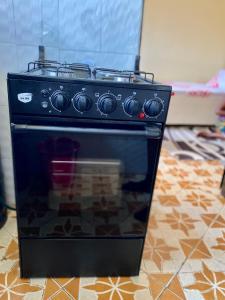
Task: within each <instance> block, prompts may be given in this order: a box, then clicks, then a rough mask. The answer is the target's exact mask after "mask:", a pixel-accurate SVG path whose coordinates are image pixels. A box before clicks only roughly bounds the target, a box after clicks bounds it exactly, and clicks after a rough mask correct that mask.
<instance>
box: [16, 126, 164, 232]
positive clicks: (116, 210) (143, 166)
mask: <svg viewBox="0 0 225 300" xmlns="http://www.w3.org/2000/svg"><path fill="white" fill-rule="evenodd" d="M12 140H13V153H14V170H15V184H16V204H17V212H18V225H19V235H20V237H37V238H40V237H45V238H74V237H132V236H134V237H137V236H138V237H143V236H144V235H145V231H146V226H147V221H148V213H149V209H150V203H151V196H152V190H153V186H154V178H155V173H156V168H157V163H158V156H159V150H160V145H161V129H160V128H159V127H149V128H142V129H141V130H125V129H113V128H107V129H103V128H94V127H92V128H82V127H59V126H58V127H57V126H39V125H21V124H20V125H19V124H17V125H15V124H12Z"/></svg>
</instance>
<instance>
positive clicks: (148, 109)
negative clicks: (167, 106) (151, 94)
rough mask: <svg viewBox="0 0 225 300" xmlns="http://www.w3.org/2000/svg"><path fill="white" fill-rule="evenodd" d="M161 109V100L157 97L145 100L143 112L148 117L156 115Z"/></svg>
mask: <svg viewBox="0 0 225 300" xmlns="http://www.w3.org/2000/svg"><path fill="white" fill-rule="evenodd" d="M162 109H163V104H162V100H161V99H159V98H155V99H151V100H148V101H146V102H145V104H144V112H145V114H146V115H148V116H149V117H156V116H158V115H159V114H160V113H161V111H162Z"/></svg>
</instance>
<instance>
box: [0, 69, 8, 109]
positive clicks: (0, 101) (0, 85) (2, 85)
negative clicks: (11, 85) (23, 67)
mask: <svg viewBox="0 0 225 300" xmlns="http://www.w3.org/2000/svg"><path fill="white" fill-rule="evenodd" d="M6 78H7V74H6V73H4V74H3V73H1V72H0V107H1V106H3V105H4V106H8V94H7V80H6ZM0 109H1V108H0Z"/></svg>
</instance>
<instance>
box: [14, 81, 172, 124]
mask: <svg viewBox="0 0 225 300" xmlns="http://www.w3.org/2000/svg"><path fill="white" fill-rule="evenodd" d="M160 87H161V86H160V85H155V86H154V88H153V85H149V86H148V85H146V88H145V87H144V88H143V86H142V87H139V86H138V85H137V87H134V85H132V86H129V85H127V86H125V85H119V84H118V85H117V84H114V85H112V86H110V85H109V83H108V84H107V85H106V84H104V85H103V84H101V85H100V84H98V82H97V81H95V82H91V83H90V84H87V82H78V83H71V82H63V83H62V82H61V81H57V80H56V81H51V82H49V81H43V80H40V81H38V80H35V81H32V80H25V79H10V82H9V88H10V93H11V95H10V101H13V103H11V107H12V113H16V114H29V115H32V114H33V115H40V116H41V115H52V116H63V117H73V118H95V119H109V120H110V119H111V120H133V121H137V120H138V121H145V122H146V121H147V122H155V121H157V122H165V120H166V116H167V111H168V107H169V101H170V96H171V89H170V87H168V89H167V87H166V88H165V87H164V88H162V89H160ZM21 94H23V95H24V94H29V95H32V97H30V99H31V100H30V101H24V102H22V101H18V95H21Z"/></svg>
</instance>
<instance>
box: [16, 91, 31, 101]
mask: <svg viewBox="0 0 225 300" xmlns="http://www.w3.org/2000/svg"><path fill="white" fill-rule="evenodd" d="M17 97H18V100H19V101H20V102H23V103H28V102H30V101H31V100H32V93H20V94H17Z"/></svg>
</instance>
